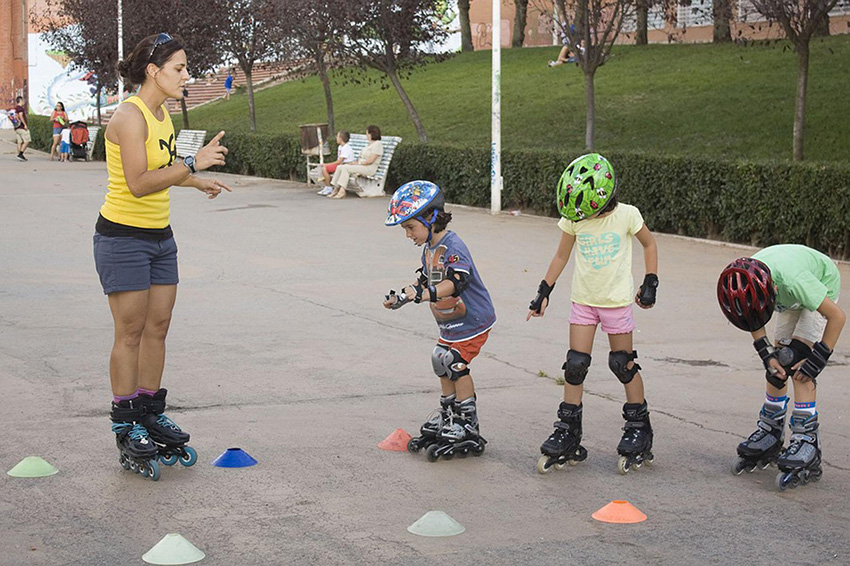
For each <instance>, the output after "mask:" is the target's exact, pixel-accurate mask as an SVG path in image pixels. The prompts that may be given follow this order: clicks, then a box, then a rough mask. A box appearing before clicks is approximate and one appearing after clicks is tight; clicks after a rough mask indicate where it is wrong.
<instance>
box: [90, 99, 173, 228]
mask: <svg viewBox="0 0 850 566" xmlns="http://www.w3.org/2000/svg"><path fill="white" fill-rule="evenodd" d="M121 104H133V105H135V106H136V107H137V108H138V109H139V110H141V111H142V115H144V117H145V123H146V124H147V126H148V137H147V139H146V140H145V153H146V154H147V157H148V171H153V170H154V169H162V168H163V167H168V166H169V165H171V164H172V163H174V160H175V159H177V146H176V144H175V142H174V125H173V124H172V123H171V116H170V115H169V114H168V111H167V110H166V109H165V105H163V106H162V112H163V114H164V116H165V118H164V119H163V120H161V121H160V120H157V119H156V117H155V116H154V115H153V113H152V112H151V111H150V110H149V109H148V107H147V106H146V105H145V103H144V102H143V101H142V99H141V98H139V97H138V96H131V97H130V98H128V99H127V100H125V101H124V102H122V103H121ZM106 170H107V172H108V174H109V185H108V188H109V192H108V193H107V194H106V202H104V203H103V206H102V207H101V209H100V214H101V215H102V216H103V217H104V218H106V219H107V220H109V221H111V222H115V223H117V224H124V225H125V226H135V227H137V228H165V227H166V226H168V222H169V220H168V217H169V213H170V211H171V199H170V197H169V192H168V191H169V189H167V188H166V189H163V190H161V191H157V192H155V193H151V194H149V195H145V196H143V197H136V196H133V193H131V192H130V189H129V188H127V180H126V179H125V178H124V167H123V165H122V164H121V146H120V145H118V144H115V143H112V142H111V141H109V139H107V140H106Z"/></svg>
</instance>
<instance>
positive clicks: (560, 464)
mask: <svg viewBox="0 0 850 566" xmlns="http://www.w3.org/2000/svg"><path fill="white" fill-rule="evenodd" d="M570 462H572V460H568V461H566V462H555V463H554V464H553V465H552V467H553V468H555V469H556V470H563V469H564V468H566V467H567V464H569V463H570Z"/></svg>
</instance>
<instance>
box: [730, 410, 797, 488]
mask: <svg viewBox="0 0 850 566" xmlns="http://www.w3.org/2000/svg"><path fill="white" fill-rule="evenodd" d="M785 411H786V409H785V407H784V406H783V407H782V408H781V409H777V408H775V407H773V408H772V407H770V406H768V405H767V404H765V405H764V406H762V408H761V411H760V412H759V420H758V428H756V430H755V432H753V433H752V434H751V435H750V436H749V438H747V439H746V440H745V441H743V442H742V443H740V444H739V445H738V459H737V460H735V461H734V462H733V463H732V473H733V474H735V475H736V476H737V475H740V474H741V473H742V472H744V471H746V472H748V473H752V472H754V471H755V470H756V469H759V470H763V469H765V468H766V467H768V466H770V465H771V464H776V460H777V459H778V458H779V457H780V456H781V455H782V451H783V449H782V445H783V444H784V442H785Z"/></svg>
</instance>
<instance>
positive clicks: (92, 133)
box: [86, 126, 100, 161]
mask: <svg viewBox="0 0 850 566" xmlns="http://www.w3.org/2000/svg"><path fill="white" fill-rule="evenodd" d="M88 130H89V141H88V143H86V155H87V156H88V157H86V159H87V160H88V161H91V159H92V157H91V154H92V151H93V150H94V142H95V141H96V140H97V133H98V132H99V131H100V126H89V127H88Z"/></svg>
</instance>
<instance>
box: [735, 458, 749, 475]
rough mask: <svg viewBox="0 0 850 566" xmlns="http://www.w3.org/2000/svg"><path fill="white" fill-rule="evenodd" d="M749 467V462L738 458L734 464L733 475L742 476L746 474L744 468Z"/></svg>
mask: <svg viewBox="0 0 850 566" xmlns="http://www.w3.org/2000/svg"><path fill="white" fill-rule="evenodd" d="M746 467H747V462H746V460H744V459H743V458H740V457H739V458H738V459H737V460H735V461H734V462H732V473H733V474H735V475H736V476H740V475H741V474H742V473H744V468H746Z"/></svg>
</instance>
